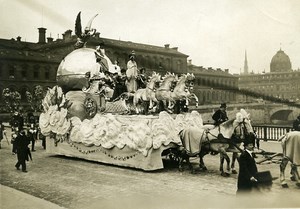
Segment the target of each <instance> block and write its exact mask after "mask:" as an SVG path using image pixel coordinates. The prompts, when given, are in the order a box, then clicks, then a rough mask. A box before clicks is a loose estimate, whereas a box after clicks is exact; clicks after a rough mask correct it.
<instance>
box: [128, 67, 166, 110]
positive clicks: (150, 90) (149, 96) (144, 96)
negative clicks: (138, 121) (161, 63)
mask: <svg viewBox="0 0 300 209" xmlns="http://www.w3.org/2000/svg"><path fill="white" fill-rule="evenodd" d="M160 78H161V76H160V75H159V74H158V73H156V72H153V73H152V76H151V77H150V78H149V82H148V83H147V87H146V88H145V89H138V90H137V91H136V92H135V93H134V95H133V106H134V107H135V110H136V113H137V114H139V109H138V108H137V104H138V102H139V101H144V102H145V101H149V102H150V104H149V109H152V108H153V102H155V103H157V102H158V101H157V99H156V97H155V91H156V88H157V87H156V86H157V83H160V81H161V80H160Z"/></svg>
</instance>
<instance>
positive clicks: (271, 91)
mask: <svg viewBox="0 0 300 209" xmlns="http://www.w3.org/2000/svg"><path fill="white" fill-rule="evenodd" d="M239 88H240V90H241V91H243V90H246V91H247V92H250V93H252V96H249V94H243V96H242V98H241V100H242V101H248V102H250V101H254V100H255V99H257V98H261V99H266V100H272V98H273V99H274V100H276V99H280V100H284V101H291V102H297V101H299V100H300V70H299V69H298V70H292V64H291V61H290V58H289V56H288V55H287V54H286V53H285V52H284V51H283V50H281V49H280V50H279V51H278V52H277V53H276V54H275V55H274V56H273V58H272V60H271V63H270V73H262V74H254V73H250V74H249V73H246V72H244V73H243V74H242V75H241V76H240V78H239ZM250 95H251V94H250Z"/></svg>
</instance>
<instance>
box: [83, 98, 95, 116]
mask: <svg viewBox="0 0 300 209" xmlns="http://www.w3.org/2000/svg"><path fill="white" fill-rule="evenodd" d="M84 107H85V112H86V114H87V117H88V118H93V117H94V116H95V115H96V113H97V103H96V101H95V100H94V99H93V98H92V97H87V98H86V99H85V101H84Z"/></svg>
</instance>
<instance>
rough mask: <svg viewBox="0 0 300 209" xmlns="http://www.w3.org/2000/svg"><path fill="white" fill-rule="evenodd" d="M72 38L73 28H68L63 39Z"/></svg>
mask: <svg viewBox="0 0 300 209" xmlns="http://www.w3.org/2000/svg"><path fill="white" fill-rule="evenodd" d="M71 38H72V30H67V31H66V32H65V33H64V34H63V39H64V40H68V39H71Z"/></svg>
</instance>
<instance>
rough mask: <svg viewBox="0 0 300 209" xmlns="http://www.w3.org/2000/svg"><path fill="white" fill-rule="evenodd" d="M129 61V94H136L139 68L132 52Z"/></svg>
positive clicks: (127, 72) (127, 74)
mask: <svg viewBox="0 0 300 209" xmlns="http://www.w3.org/2000/svg"><path fill="white" fill-rule="evenodd" d="M129 59H130V60H129V61H128V62H127V71H126V76H127V79H128V81H127V91H128V92H129V93H134V92H136V90H137V81H136V78H137V76H138V68H137V64H136V61H135V52H134V51H132V52H131V54H130V55H129Z"/></svg>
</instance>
